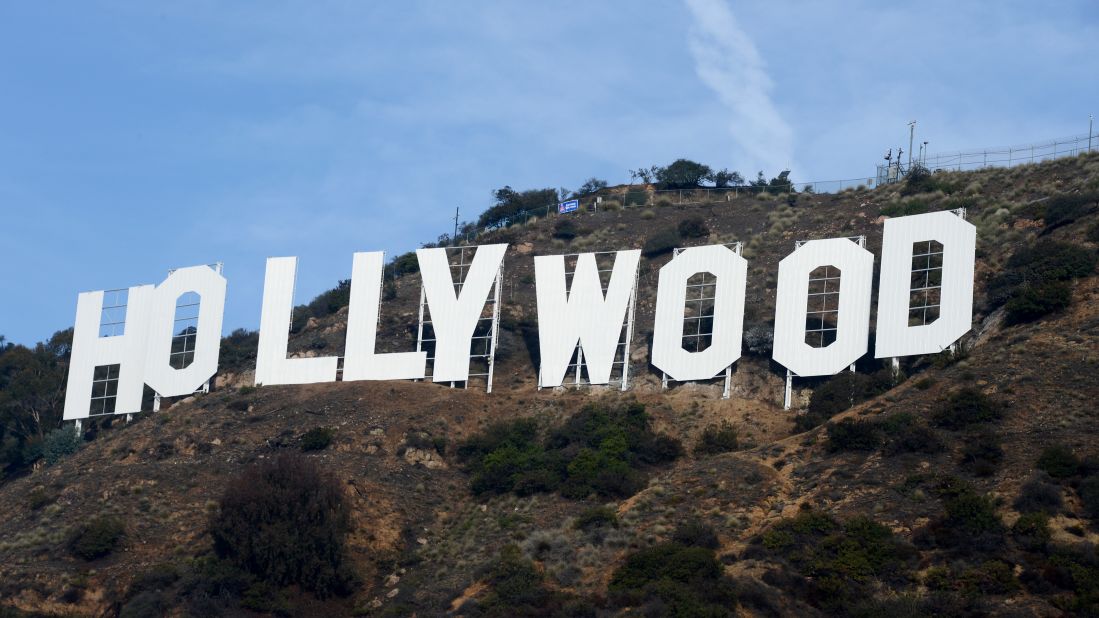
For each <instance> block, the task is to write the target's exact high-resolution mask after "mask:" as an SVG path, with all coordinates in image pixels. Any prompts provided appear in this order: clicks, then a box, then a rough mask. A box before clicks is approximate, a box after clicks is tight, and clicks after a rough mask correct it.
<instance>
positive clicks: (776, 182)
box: [767, 170, 794, 194]
mask: <svg viewBox="0 0 1099 618" xmlns="http://www.w3.org/2000/svg"><path fill="white" fill-rule="evenodd" d="M767 192H768V193H776V194H777V193H793V192H794V183H792V182H790V170H783V171H781V172H779V174H778V176H775V177H774V178H772V179H771V181H770V182H768V183H767Z"/></svg>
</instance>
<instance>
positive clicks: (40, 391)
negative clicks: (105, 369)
mask: <svg viewBox="0 0 1099 618" xmlns="http://www.w3.org/2000/svg"><path fill="white" fill-rule="evenodd" d="M71 350H72V329H71V328H70V329H68V330H63V331H59V332H57V333H54V335H53V336H52V337H50V339H49V340H48V341H45V342H42V343H39V344H37V345H36V346H35V347H34V349H31V348H28V347H26V346H22V345H12V344H10V343H7V344H5V345H3V346H0V470H2V469H4V468H6V469H8V470H9V471H11V470H13V469H15V470H17V469H20V468H22V467H25V466H28V465H30V464H31V463H32V462H33V461H34V460H35V459H37V458H38V457H39V456H40V454H41V447H42V441H43V439H44V438H45V436H46V434H48V433H49V432H50V431H51V430H53V429H55V428H57V427H58V426H59V425H60V423H61V417H62V413H63V404H64V401H65V370H66V367H67V365H68V359H69V354H70V352H71Z"/></svg>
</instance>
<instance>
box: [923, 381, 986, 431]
mask: <svg viewBox="0 0 1099 618" xmlns="http://www.w3.org/2000/svg"><path fill="white" fill-rule="evenodd" d="M1002 415H1003V413H1002V412H1001V410H1000V404H999V403H997V402H995V401H993V400H992V399H991V398H989V397H988V396H987V395H985V394H984V393H982V392H981V391H979V390H977V389H975V388H971V387H965V388H962V389H961V390H959V391H957V392H955V393H953V394H952V395H950V396H949V397H947V398H946V399H944V400H943V401H940V402H939V403H938V404H937V405H936V406H935V407H934V408H933V409H932V410H931V420H932V421H934V423H935V424H936V425H938V426H940V427H944V428H946V429H962V428H964V427H969V426H971V425H977V424H980V423H988V422H991V421H995V420H999V419H1000V417H1001V416H1002Z"/></svg>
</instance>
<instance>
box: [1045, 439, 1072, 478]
mask: <svg viewBox="0 0 1099 618" xmlns="http://www.w3.org/2000/svg"><path fill="white" fill-rule="evenodd" d="M1035 466H1036V467H1037V468H1038V469H1039V470H1044V471H1046V472H1047V473H1048V474H1049V475H1050V476H1052V477H1053V478H1055V479H1064V478H1068V477H1070V476H1076V474H1077V473H1078V472H1079V471H1080V458H1078V457H1077V456H1076V454H1075V453H1073V452H1072V449H1070V448H1068V447H1067V446H1064V445H1061V444H1053V445H1051V446H1047V447H1046V448H1044V449H1042V454H1041V455H1039V456H1038V461H1037V462H1035Z"/></svg>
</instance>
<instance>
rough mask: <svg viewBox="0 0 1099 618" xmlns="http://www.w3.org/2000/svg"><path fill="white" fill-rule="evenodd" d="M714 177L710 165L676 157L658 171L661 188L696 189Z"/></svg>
mask: <svg viewBox="0 0 1099 618" xmlns="http://www.w3.org/2000/svg"><path fill="white" fill-rule="evenodd" d="M712 177H713V170H711V169H710V168H709V166H706V165H703V164H701V163H696V162H695V161H690V160H688V159H676V160H675V162H674V163H672V164H671V165H669V166H668V167H662V168H659V169H658V170H657V172H656V181H657V183H659V185H660V188H661V189H694V188H695V187H698V186H699V185H701V184H702V183H703V182H705V181H707V180H710V179H711V178H712Z"/></svg>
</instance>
